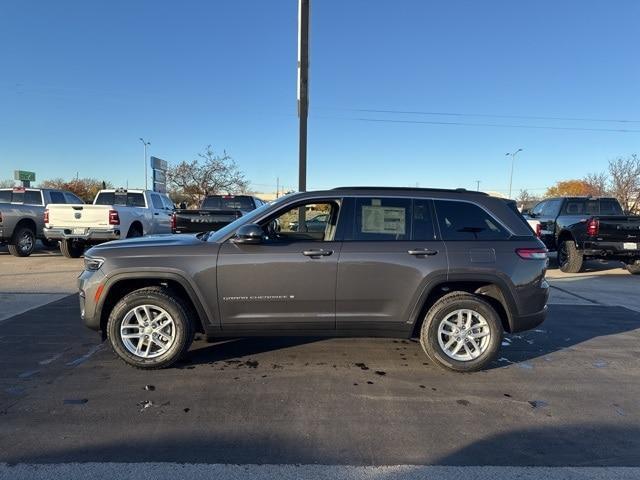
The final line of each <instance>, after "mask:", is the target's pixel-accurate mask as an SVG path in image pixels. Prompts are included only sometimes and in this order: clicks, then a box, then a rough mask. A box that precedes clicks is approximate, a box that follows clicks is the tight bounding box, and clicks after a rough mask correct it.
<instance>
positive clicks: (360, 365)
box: [356, 362, 369, 370]
mask: <svg viewBox="0 0 640 480" xmlns="http://www.w3.org/2000/svg"><path fill="white" fill-rule="evenodd" d="M356 367H358V368H359V369H360V370H369V367H367V365H366V364H364V363H362V362H360V363H356Z"/></svg>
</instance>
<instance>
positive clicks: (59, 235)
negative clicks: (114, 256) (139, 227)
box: [44, 228, 121, 243]
mask: <svg viewBox="0 0 640 480" xmlns="http://www.w3.org/2000/svg"><path fill="white" fill-rule="evenodd" d="M73 230H74V229H73V228H45V229H44V236H45V237H46V238H47V239H48V240H68V239H73V240H84V241H86V242H89V243H90V242H93V241H104V242H108V241H110V240H118V239H120V238H121V237H120V230H118V229H111V228H104V229H102V228H86V229H84V230H85V231H84V232H83V233H74V231H73Z"/></svg>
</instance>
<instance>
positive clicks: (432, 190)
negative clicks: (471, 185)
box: [332, 186, 488, 195]
mask: <svg viewBox="0 0 640 480" xmlns="http://www.w3.org/2000/svg"><path fill="white" fill-rule="evenodd" d="M332 190H406V191H412V192H415V191H419V192H458V193H473V194H476V195H488V194H487V193H485V192H478V191H475V190H467V189H466V188H418V187H363V186H354V187H336V188H333V189H332Z"/></svg>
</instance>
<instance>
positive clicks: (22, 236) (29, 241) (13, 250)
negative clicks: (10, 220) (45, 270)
mask: <svg viewBox="0 0 640 480" xmlns="http://www.w3.org/2000/svg"><path fill="white" fill-rule="evenodd" d="M7 247H8V248H9V253H10V254H11V255H13V256H14V257H28V256H29V255H31V254H32V253H33V251H34V250H35V248H36V234H35V232H34V231H33V230H31V228H29V227H20V228H18V229H17V230H16V231H15V233H14V234H13V239H12V241H11V243H10V244H9V245H8V246H7Z"/></svg>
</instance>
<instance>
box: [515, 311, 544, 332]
mask: <svg viewBox="0 0 640 480" xmlns="http://www.w3.org/2000/svg"><path fill="white" fill-rule="evenodd" d="M547 309H548V307H547V305H545V306H544V308H543V309H542V310H540V311H539V312H536V313H532V314H530V315H520V316H518V317H515V318H513V319H512V327H511V329H512V331H511V333H517V332H524V331H525V330H531V329H532V328H535V327H537V326H538V325H540V324H541V323H542V322H544V319H545V318H547Z"/></svg>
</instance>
